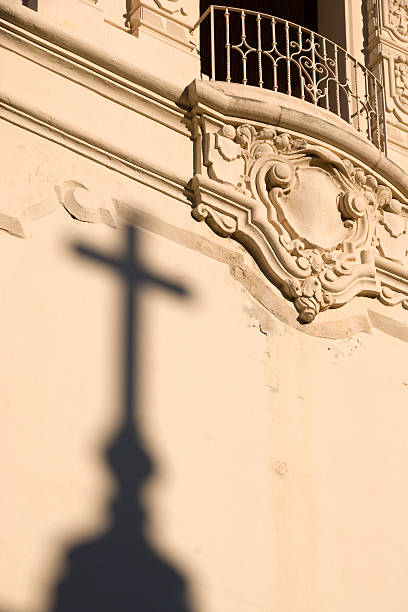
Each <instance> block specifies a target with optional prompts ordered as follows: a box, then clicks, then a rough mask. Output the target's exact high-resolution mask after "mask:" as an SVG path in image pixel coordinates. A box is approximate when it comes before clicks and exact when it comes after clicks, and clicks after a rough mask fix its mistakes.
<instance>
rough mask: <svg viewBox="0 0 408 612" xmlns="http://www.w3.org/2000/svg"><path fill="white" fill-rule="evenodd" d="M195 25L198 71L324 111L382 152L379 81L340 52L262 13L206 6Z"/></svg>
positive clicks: (384, 140) (382, 112)
mask: <svg viewBox="0 0 408 612" xmlns="http://www.w3.org/2000/svg"><path fill="white" fill-rule="evenodd" d="M197 27H200V39H201V42H200V51H201V69H202V73H203V74H205V75H207V76H208V77H209V78H210V79H211V80H212V81H226V82H228V83H229V82H233V83H243V84H244V85H255V86H258V87H263V88H267V89H271V90H273V91H278V92H281V93H284V94H287V95H289V96H295V97H297V98H300V99H301V100H306V101H308V102H311V103H312V104H315V105H316V106H320V107H322V108H325V109H327V110H329V111H331V112H333V113H335V114H336V115H337V116H339V117H341V118H342V119H344V120H346V121H347V122H348V123H349V124H350V125H352V126H354V127H355V128H356V129H357V130H358V131H359V132H361V133H364V134H365V135H366V137H367V138H368V139H369V140H370V141H371V142H372V143H373V144H374V145H375V146H377V147H378V148H379V149H380V150H382V151H383V152H384V153H387V135H386V124H385V105H384V91H383V86H382V84H381V82H380V81H379V80H378V79H377V78H376V77H375V76H374V74H373V73H372V72H370V70H368V69H367V68H366V67H365V66H364V65H363V64H361V63H360V62H358V61H357V60H356V59H355V58H354V57H352V56H351V55H350V54H349V53H348V52H347V51H346V50H345V49H343V48H342V47H340V46H339V45H337V44H336V43H334V42H331V41H330V40H328V39H326V38H324V37H323V36H321V35H320V34H317V33H315V32H312V31H311V30H308V29H307V28H303V27H301V26H299V25H296V24H294V23H291V22H290V21H286V20H284V19H280V18H278V17H273V16H271V15H267V14H265V13H259V12H256V11H251V10H243V9H239V8H230V7H225V6H210V7H209V8H208V9H207V10H206V11H205V13H203V15H202V16H201V18H200V19H199V21H198V22H197V23H196V25H195V26H194V29H196V28H197Z"/></svg>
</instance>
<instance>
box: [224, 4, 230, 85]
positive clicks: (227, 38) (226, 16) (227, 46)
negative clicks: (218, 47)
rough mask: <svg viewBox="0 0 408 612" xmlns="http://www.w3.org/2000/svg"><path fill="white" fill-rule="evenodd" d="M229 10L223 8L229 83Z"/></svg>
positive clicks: (228, 81)
mask: <svg viewBox="0 0 408 612" xmlns="http://www.w3.org/2000/svg"><path fill="white" fill-rule="evenodd" d="M229 16H230V14H229V10H228V9H227V8H226V9H225V48H226V50H227V83H231V44H230V22H229Z"/></svg>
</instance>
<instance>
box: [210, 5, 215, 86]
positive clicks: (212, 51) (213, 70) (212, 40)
mask: <svg viewBox="0 0 408 612" xmlns="http://www.w3.org/2000/svg"><path fill="white" fill-rule="evenodd" d="M210 24H211V80H212V81H215V32H214V7H213V6H212V5H211V11H210Z"/></svg>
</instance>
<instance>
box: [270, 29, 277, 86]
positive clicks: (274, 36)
mask: <svg viewBox="0 0 408 612" xmlns="http://www.w3.org/2000/svg"><path fill="white" fill-rule="evenodd" d="M271 27H272V50H273V51H275V50H276V21H275V17H272V18H271ZM273 91H278V66H277V63H276V60H275V59H274V60H273Z"/></svg>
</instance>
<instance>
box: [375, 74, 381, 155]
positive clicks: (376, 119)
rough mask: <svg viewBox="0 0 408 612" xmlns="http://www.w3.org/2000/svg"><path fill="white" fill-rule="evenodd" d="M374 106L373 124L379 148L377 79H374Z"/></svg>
mask: <svg viewBox="0 0 408 612" xmlns="http://www.w3.org/2000/svg"><path fill="white" fill-rule="evenodd" d="M374 108H375V125H376V130H377V147H378V148H379V149H380V150H381V133H380V113H379V109H378V87H377V79H374Z"/></svg>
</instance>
